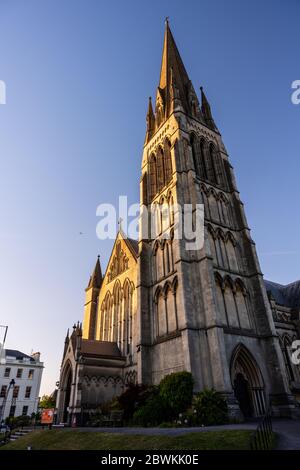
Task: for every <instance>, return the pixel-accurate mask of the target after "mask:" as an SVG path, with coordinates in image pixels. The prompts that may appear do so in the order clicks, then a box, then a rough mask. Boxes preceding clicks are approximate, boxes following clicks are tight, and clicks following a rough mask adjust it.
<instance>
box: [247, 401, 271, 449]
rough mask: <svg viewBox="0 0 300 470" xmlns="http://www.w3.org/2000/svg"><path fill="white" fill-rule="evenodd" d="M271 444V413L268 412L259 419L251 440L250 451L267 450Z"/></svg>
mask: <svg viewBox="0 0 300 470" xmlns="http://www.w3.org/2000/svg"><path fill="white" fill-rule="evenodd" d="M272 443H273V428H272V417H271V412H270V410H268V411H267V412H266V413H265V414H264V416H262V418H261V419H260V421H259V423H258V426H257V428H256V430H255V433H254V434H253V436H252V439H251V444H250V445H251V450H269V449H271V445H272Z"/></svg>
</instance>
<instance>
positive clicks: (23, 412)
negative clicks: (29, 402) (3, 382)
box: [22, 406, 28, 416]
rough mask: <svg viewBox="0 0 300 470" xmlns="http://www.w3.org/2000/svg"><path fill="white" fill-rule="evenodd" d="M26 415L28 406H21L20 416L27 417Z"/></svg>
mask: <svg viewBox="0 0 300 470" xmlns="http://www.w3.org/2000/svg"><path fill="white" fill-rule="evenodd" d="M27 413H28V406H23V410H22V416H27Z"/></svg>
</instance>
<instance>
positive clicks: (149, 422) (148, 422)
mask: <svg viewBox="0 0 300 470" xmlns="http://www.w3.org/2000/svg"><path fill="white" fill-rule="evenodd" d="M168 418H169V412H168V408H167V407H166V403H165V401H164V400H163V399H162V398H161V396H160V395H159V394H155V395H153V396H152V397H150V398H148V400H147V401H146V402H145V403H144V404H143V405H142V406H140V407H139V408H138V409H137V411H136V412H135V413H134V415H133V423H134V424H137V425H140V426H157V425H158V424H160V423H162V422H163V421H167V420H168Z"/></svg>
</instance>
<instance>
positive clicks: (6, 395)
mask: <svg viewBox="0 0 300 470" xmlns="http://www.w3.org/2000/svg"><path fill="white" fill-rule="evenodd" d="M15 383H16V382H15V381H14V379H11V381H10V382H9V386H8V389H7V392H6V394H5V397H4V398H3V402H2V408H1V415H0V424H2V421H3V420H2V418H3V414H4V411H5V406H6V402H7V399H8V395H9V391H10V389H11V388H14V386H15Z"/></svg>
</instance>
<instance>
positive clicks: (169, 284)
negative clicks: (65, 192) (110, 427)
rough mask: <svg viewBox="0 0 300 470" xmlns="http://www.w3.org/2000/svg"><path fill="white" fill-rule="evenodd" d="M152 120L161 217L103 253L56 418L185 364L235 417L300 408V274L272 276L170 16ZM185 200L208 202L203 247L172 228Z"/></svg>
mask: <svg viewBox="0 0 300 470" xmlns="http://www.w3.org/2000/svg"><path fill="white" fill-rule="evenodd" d="M146 122H147V129H146V137H145V142H144V147H143V154H142V163H141V179H140V205H141V211H142V209H143V208H147V209H149V211H150V209H151V213H153V211H154V213H155V214H157V217H155V224H156V228H155V231H154V234H153V235H151V237H144V236H143V235H140V236H139V239H138V240H133V239H131V238H128V237H127V236H126V234H125V233H123V231H122V229H121V228H120V230H119V232H118V234H117V237H116V240H115V243H114V246H113V249H112V253H111V256H110V259H109V262H108V265H107V267H106V270H105V272H104V271H102V268H101V265H100V260H99V258H98V259H97V262H96V265H95V268H94V270H93V272H92V275H91V277H90V279H89V282H88V286H87V288H86V290H85V293H86V300H85V305H84V318H83V323H82V324H81V323H79V322H78V323H77V324H75V325H74V326H73V331H72V332H71V333H70V334H69V332H68V334H67V336H66V339H65V344H64V350H63V359H62V363H61V370H60V380H59V387H58V395H57V403H56V421H57V422H64V423H69V424H70V423H74V422H76V423H77V424H78V423H80V424H84V422H85V421H86V417H87V416H88V413H90V412H92V411H93V410H95V409H96V408H97V407H99V406H101V404H103V403H105V402H107V401H109V400H111V399H112V398H113V397H116V396H118V395H120V394H121V393H122V392H123V391H124V390H126V387H127V386H128V384H130V383H143V384H149V385H151V384H158V383H159V382H160V380H161V379H162V378H163V377H164V376H166V375H167V374H170V373H172V372H178V371H183V370H185V371H190V372H191V373H192V374H193V378H194V390H195V393H196V392H198V391H201V390H203V389H210V388H214V389H215V390H217V391H219V392H220V393H222V395H223V396H224V397H225V398H226V400H227V404H228V409H229V412H230V415H231V416H232V417H236V418H237V419H243V418H249V417H257V416H261V415H263V414H264V412H265V411H266V410H267V409H270V410H271V411H272V414H273V415H274V416H295V415H297V413H299V402H300V369H299V365H297V364H294V363H293V361H292V358H291V353H292V343H293V341H294V340H295V339H299V338H300V281H297V282H294V283H292V284H289V285H287V286H283V285H280V284H277V283H275V282H270V281H266V280H264V278H263V274H262V272H261V269H260V264H259V260H258V256H257V252H256V248H255V243H254V241H253V239H252V238H251V234H250V228H249V226H248V223H247V219H246V215H245V209H244V205H243V203H242V201H241V199H240V194H239V191H238V188H237V185H236V181H235V176H234V170H233V167H232V165H231V163H230V159H229V156H228V154H227V151H226V148H225V145H224V143H223V140H222V137H221V134H220V131H219V129H218V127H217V125H216V123H215V121H214V119H213V115H212V111H211V108H210V104H209V101H208V99H207V97H206V95H205V93H204V90H203V88H201V102H199V100H198V97H197V94H196V92H195V89H194V87H193V84H192V82H191V81H190V79H189V76H188V74H187V71H186V69H185V66H184V64H183V61H182V59H181V57H180V54H179V52H178V49H177V46H176V44H175V41H174V38H173V35H172V32H171V30H170V26H169V24H168V21H166V26H165V34H164V44H163V54H162V62H161V70H160V80H159V85H158V87H157V92H156V100H155V104H154V106H153V105H152V102H151V98H150V99H149V106H148V112H147V117H146ZM185 204H190V205H192V207H193V208H194V207H196V205H198V204H202V205H203V206H204V245H203V246H202V247H201V248H200V249H196V250H187V249H186V240H185V239H184V237H183V238H181V239H180V238H177V237H175V236H174V232H175V229H176V227H175V225H176V218H175V217H174V211H173V210H172V208H173V207H176V205H179V206H180V207H183V206H184V205H185ZM162 207H164V208H165V207H167V208H169V210H167V211H165V210H163V211H162ZM166 214H167V216H166ZM150 223H153V219H152V218H151V222H150ZM152 233H153V232H152V231H151V234H152Z"/></svg>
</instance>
